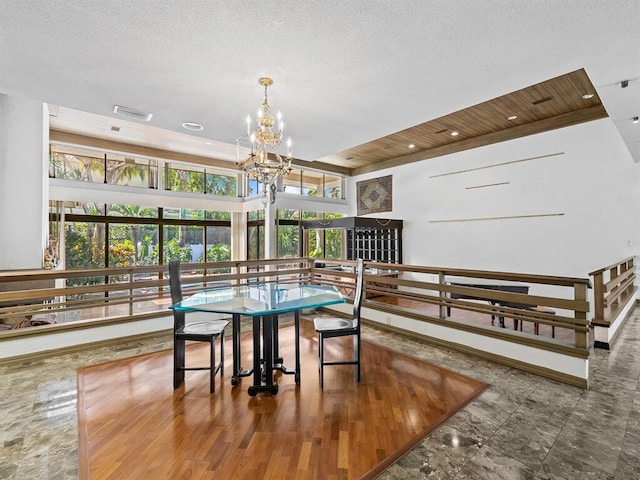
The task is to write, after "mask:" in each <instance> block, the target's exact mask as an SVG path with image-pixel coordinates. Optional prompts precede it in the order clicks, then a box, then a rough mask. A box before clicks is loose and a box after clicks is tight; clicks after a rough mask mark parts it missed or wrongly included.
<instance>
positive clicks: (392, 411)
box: [78, 320, 486, 480]
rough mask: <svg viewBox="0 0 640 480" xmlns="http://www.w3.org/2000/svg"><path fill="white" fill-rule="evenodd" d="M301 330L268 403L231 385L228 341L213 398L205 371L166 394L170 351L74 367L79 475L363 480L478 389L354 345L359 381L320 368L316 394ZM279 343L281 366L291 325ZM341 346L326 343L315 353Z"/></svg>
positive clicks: (311, 337)
mask: <svg viewBox="0 0 640 480" xmlns="http://www.w3.org/2000/svg"><path fill="white" fill-rule="evenodd" d="M301 327H302V328H301V332H302V333H301V336H302V338H301V342H300V345H301V359H302V372H301V377H302V378H301V383H300V385H296V384H295V382H294V379H293V376H290V375H281V376H280V377H279V380H278V383H279V386H280V391H279V392H278V394H277V395H275V396H269V395H264V394H261V395H258V396H257V397H249V396H248V395H247V387H248V386H249V383H250V382H249V379H248V378H246V379H243V380H242V381H241V384H240V386H238V387H235V388H233V387H232V386H231V384H230V371H231V341H230V338H227V340H226V341H227V344H226V347H227V348H226V349H225V353H226V354H227V355H226V359H225V367H226V368H227V375H225V376H224V377H222V378H221V377H220V376H218V377H216V381H217V382H218V383H217V385H216V393H214V394H209V383H208V373H207V372H188V373H187V378H186V382H185V385H184V386H182V387H181V388H179V389H178V390H175V391H174V390H173V388H172V380H171V378H172V352H171V350H167V351H162V352H157V353H152V354H147V355H142V356H138V357H133V358H128V359H124V360H119V361H115V362H109V363H105V364H101V365H96V366H91V367H86V368H81V369H79V370H78V421H79V453H78V456H79V467H80V468H79V473H80V478H84V479H88V478H91V479H95V480H100V479H118V480H121V479H140V478H153V479H163V478H164V479H181V478H184V479H187V478H190V479H197V478H207V479H211V478H213V479H231V478H233V479H236V478H246V479H260V478H264V479H285V478H286V479H290V478H304V479H315V478H317V479H329V480H330V479H356V478H371V477H373V476H374V475H376V474H377V473H379V472H380V471H382V470H383V469H384V468H386V467H387V466H389V465H390V464H391V463H392V462H393V461H394V460H396V459H397V458H399V457H400V456H401V455H402V454H403V453H405V452H406V451H407V450H408V449H409V448H411V447H412V446H414V445H415V444H416V443H417V442H419V441H420V440H421V439H422V438H424V437H425V436H426V435H427V434H428V433H429V432H430V431H431V430H433V429H434V428H435V427H437V426H438V425H439V424H440V423H442V422H443V421H444V420H446V419H447V418H448V417H449V416H451V415H452V414H453V413H455V412H456V411H457V410H458V409H459V408H461V407H462V406H463V405H465V404H466V403H468V402H469V401H471V400H472V399H473V398H475V396H477V395H478V394H479V393H480V392H482V390H484V388H485V387H486V384H484V383H482V382H480V381H477V380H474V379H471V378H469V377H466V376H464V375H461V374H458V373H455V372H451V371H448V370H446V369H443V368H440V367H436V366H433V365H429V364H427V363H424V362H422V361H419V360H416V359H413V358H411V357H408V356H405V355H403V354H400V353H398V352H395V351H392V350H388V349H386V348H384V347H380V346H377V345H374V344H371V343H367V342H363V347H362V350H363V351H362V362H363V372H362V380H361V382H360V383H359V384H358V383H357V382H356V381H355V379H354V376H353V370H354V368H353V367H350V366H339V367H328V368H327V369H326V370H325V388H324V390H321V389H320V387H319V381H318V372H317V340H316V337H315V332H314V331H313V324H312V323H311V322H309V321H306V320H303V321H301ZM250 342H251V337H250V336H248V335H246V334H245V335H244V336H243V365H245V366H247V365H250V359H251V354H250ZM280 345H281V352H282V354H283V355H284V357H285V360H286V359H289V358H291V359H292V358H293V347H292V345H293V327H291V326H284V327H281V331H280ZM350 345H351V344H350V339H346V338H342V339H333V341H331V342H327V347H328V350H327V351H328V352H332V353H333V354H345V355H349V353H350ZM207 347H208V346H207V345H190V346H189V347H188V349H187V362H188V363H191V364H198V363H201V364H202V363H203V362H206V359H207V355H208V348H207Z"/></svg>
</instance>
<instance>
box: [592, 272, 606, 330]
mask: <svg viewBox="0 0 640 480" xmlns="http://www.w3.org/2000/svg"><path fill="white" fill-rule="evenodd" d="M593 303H594V307H593V309H594V312H593V320H594V321H595V322H596V323H600V324H602V323H604V281H603V278H602V272H599V273H596V274H595V275H594V276H593Z"/></svg>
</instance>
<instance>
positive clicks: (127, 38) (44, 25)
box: [0, 0, 640, 161]
mask: <svg viewBox="0 0 640 480" xmlns="http://www.w3.org/2000/svg"><path fill="white" fill-rule="evenodd" d="M579 68H585V69H586V71H587V74H588V75H589V77H590V78H591V80H592V82H593V83H594V85H595V86H596V88H597V90H598V93H599V95H600V97H601V98H602V100H603V103H604V105H605V108H606V109H607V111H608V113H609V115H610V116H611V117H612V119H613V120H614V122H616V125H617V126H618V128H619V130H620V131H621V133H622V134H623V135H624V137H625V140H626V141H627V145H628V146H629V148H630V150H631V152H632V154H633V155H634V158H635V160H636V161H640V152H639V151H638V149H639V148H640V147H639V145H638V139H639V138H640V124H638V125H632V124H631V122H630V119H631V117H633V116H636V115H640V2H639V1H638V0H546V1H541V0H538V1H525V0H368V1H355V0H342V1H326V0H325V1H321V2H319V1H309V0H302V1H301V0H275V1H269V2H268V1H255V0H245V1H242V2H238V1H237V0H234V1H215V2H214V1H204V0H200V1H198V0H190V1H182V0H172V1H165V0H135V1H131V0H111V1H109V0H82V1H80V0H77V1H75V0H74V1H69V0H40V1H36V0H21V1H18V0H3V1H2V2H1V3H0V92H2V93H6V94H10V95H18V96H24V97H29V98H34V99H38V100H42V101H44V102H47V103H50V104H54V105H61V106H63V107H68V108H72V109H78V110H81V111H85V112H90V113H94V114H99V115H105V116H107V117H111V118H114V117H115V115H114V114H113V113H112V109H113V105H115V104H119V105H125V106H128V107H132V108H134V109H137V110H141V111H144V112H150V113H153V114H154V117H153V119H152V121H151V123H150V125H151V126H153V127H159V128H162V129H165V130H169V131H176V132H186V131H185V130H184V129H182V127H181V124H182V123H183V122H185V121H190V122H197V123H200V124H202V125H204V127H205V128H204V130H203V131H202V132H198V133H195V134H194V133H190V135H191V136H192V137H196V140H197V139H203V140H206V141H211V144H206V143H205V142H204V141H203V142H202V145H203V148H204V149H205V150H204V151H205V152H207V151H208V152H209V153H210V154H211V155H217V154H218V152H217V143H216V142H224V143H233V142H234V139H235V138H236V137H238V136H239V135H240V134H242V133H243V131H244V128H245V123H244V119H245V118H246V115H247V113H251V114H252V115H254V113H255V111H256V110H257V108H258V106H259V105H260V103H261V101H262V95H263V90H262V87H260V86H259V85H258V78H259V77H260V76H263V75H268V76H270V77H272V78H273V79H274V82H275V83H274V85H273V87H271V88H270V89H269V100H270V104H271V105H272V107H273V108H274V109H275V110H281V111H282V113H283V116H284V121H285V126H286V127H287V129H288V132H287V133H288V135H290V136H291V137H292V138H293V141H294V147H293V153H294V156H296V157H298V158H301V159H304V160H318V159H322V157H325V156H327V155H331V154H334V153H336V152H339V151H341V150H344V149H346V148H349V147H353V146H356V145H359V144H361V143H364V142H366V141H369V140H372V139H375V138H378V137H381V136H384V135H387V134H389V133H392V132H395V131H398V130H401V129H404V128H407V127H409V126H412V125H415V124H418V123H422V122H425V121H427V120H430V119H433V118H436V117H439V116H442V115H445V114H448V113H451V112H453V111H456V110H459V109H462V108H465V107H468V106H471V105H474V104H477V103H480V102H483V101H486V100H489V99H491V98H494V97H497V96H499V95H503V94H505V93H508V92H511V91H514V90H517V89H519V88H522V87H526V86H528V85H532V84H534V83H538V82H540V81H543V80H547V79H549V78H552V77H555V76H558V75H561V74H564V73H567V72H570V71H573V70H576V69H579ZM625 79H630V80H632V81H631V82H630V84H629V87H628V88H626V89H622V88H620V81H622V80H625ZM63 111H65V110H63ZM64 121H65V120H64V118H63V116H62V115H61V117H60V119H59V122H64ZM75 122H76V123H77V128H78V130H79V131H83V130H82V129H83V121H82V120H78V119H76V120H75ZM114 122H115V121H110V120H109V121H107V122H106V123H105V125H107V124H108V125H110V124H112V123H114ZM89 123H91V122H87V121H85V122H84V124H85V125H84V128H85V130H86V129H89V126H88V124H89ZM98 124H99V122H96V125H95V126H94V127H92V128H93V130H98V131H97V132H96V131H92V132H87V133H93V134H100V131H99V130H100V129H101V128H104V129H106V127H105V126H98ZM124 130H125V131H123V129H121V134H120V137H118V136H117V135H115V134H113V133H109V132H106V131H105V132H104V135H103V136H107V137H110V138H114V139H124V138H125V137H126V135H127V131H126V129H124ZM129 134H130V135H133V133H132V132H129ZM192 140H193V138H192ZM154 141H160V142H165V141H166V142H169V141H170V142H178V143H180V141H179V140H175V139H174V138H173V137H172V135H164V136H163V135H158V136H157V138H156V140H149V142H154ZM195 143H198V142H197V141H196V142H195ZM156 146H162V145H156ZM166 147H167V146H166V145H165V148H166ZM193 153H195V152H193ZM220 156H221V157H223V158H228V157H229V156H230V150H229V148H227V149H226V150H225V151H224V152H222V153H220Z"/></svg>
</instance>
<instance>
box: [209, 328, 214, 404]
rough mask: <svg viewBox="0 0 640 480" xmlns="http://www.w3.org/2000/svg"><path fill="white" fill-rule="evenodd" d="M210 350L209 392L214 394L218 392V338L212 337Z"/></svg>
mask: <svg viewBox="0 0 640 480" xmlns="http://www.w3.org/2000/svg"><path fill="white" fill-rule="evenodd" d="M210 348H211V349H210V354H211V359H210V362H211V363H210V364H209V392H210V393H214V392H215V391H216V337H211V344H210Z"/></svg>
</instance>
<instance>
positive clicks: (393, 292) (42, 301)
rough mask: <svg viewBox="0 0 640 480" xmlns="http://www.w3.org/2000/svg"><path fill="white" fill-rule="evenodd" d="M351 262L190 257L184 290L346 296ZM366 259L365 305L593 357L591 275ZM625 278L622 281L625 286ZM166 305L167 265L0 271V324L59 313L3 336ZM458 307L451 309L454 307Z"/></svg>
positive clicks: (163, 311) (156, 310)
mask: <svg viewBox="0 0 640 480" xmlns="http://www.w3.org/2000/svg"><path fill="white" fill-rule="evenodd" d="M320 264H322V265H320ZM354 266H355V262H353V261H347V260H327V259H322V260H317V259H316V260H314V259H310V258H293V259H272V260H256V261H228V262H213V263H206V264H205V263H197V264H183V265H181V272H182V284H183V289H184V291H185V293H186V294H189V293H191V292H193V291H197V290H200V289H202V288H205V287H209V288H212V287H215V286H220V285H231V284H242V283H251V282H265V281H279V282H288V281H295V282H298V281H301V280H303V281H312V282H316V283H323V284H328V285H335V286H336V287H338V288H339V289H340V290H341V291H342V292H343V294H344V295H346V296H351V295H352V293H353V285H354V280H355V273H354V271H353V268H354ZM365 266H366V271H365V294H366V301H365V307H366V308H368V309H374V310H376V309H377V310H378V311H380V312H389V313H397V314H398V315H405V316H407V317H411V318H415V319H419V320H420V321H422V322H425V323H431V324H437V325H447V326H452V327H453V328H457V329H461V330H466V331H469V332H473V333H479V334H483V335H487V336H490V337H494V338H501V339H505V340H507V341H510V342H515V343H523V342H524V343H526V344H527V345H533V346H536V347H540V348H543V349H549V350H554V349H555V350H556V351H558V350H561V351H563V352H565V353H566V352H567V351H570V352H573V354H574V355H575V356H580V357H584V356H586V355H588V353H586V352H587V336H588V326H589V325H588V320H587V313H588V312H589V303H588V301H587V289H588V288H589V286H590V282H589V279H587V278H572V277H557V276H546V275H529V274H521V273H512V272H495V271H480V270H465V269H450V268H440V267H429V266H421V265H405V264H395V263H393V264H386V263H376V262H366V264H365ZM619 276H620V277H621V278H624V279H625V280H624V282H628V281H629V279H630V277H628V276H626V275H619ZM453 277H456V278H459V277H464V278H467V279H471V280H473V281H476V280H482V281H488V282H497V283H500V282H520V283H525V284H527V285H531V289H532V291H531V292H530V293H527V294H523V293H514V292H509V291H498V290H486V289H484V288H476V287H469V286H464V285H454V284H452V282H451V281H450V279H451V278H453ZM624 282H621V285H626V283H624ZM609 288H612V287H609ZM625 288H626V287H625ZM556 290H557V292H556ZM456 297H462V298H456ZM467 297H474V298H476V297H477V298H476V299H473V298H472V299H469V298H467ZM480 298H481V299H482V300H481V301H480V300H478V299H480ZM169 304H170V295H169V292H168V278H167V267H166V266H164V265H160V266H158V265H154V266H143V267H115V268H103V269H88V270H61V271H58V270H47V271H15V272H0V324H4V325H5V328H6V327H9V326H10V327H15V326H16V325H17V324H19V323H21V322H24V321H25V320H29V321H31V320H34V319H37V318H38V316H44V317H45V319H46V318H48V317H51V316H52V315H53V317H54V318H55V320H56V322H58V323H56V324H53V325H46V326H43V327H34V328H22V329H16V328H12V329H11V330H7V331H2V332H0V341H2V340H3V339H4V338H9V337H15V336H16V335H18V336H19V335H24V334H40V333H43V334H46V333H48V332H52V331H56V329H59V330H58V331H61V330H67V329H70V328H72V325H73V324H78V325H82V327H83V328H86V326H87V324H89V323H90V322H91V321H96V322H100V321H112V320H113V319H122V321H131V318H133V317H136V316H144V317H145V318H148V317H149V316H150V315H154V314H155V315H157V316H167V315H168V314H169V311H168V306H169ZM451 310H452V311H453V314H452V315H449V313H450V311H451ZM462 314H467V315H475V316H476V317H478V316H479V317H480V318H481V319H482V323H481V324H480V326H479V324H478V323H476V324H471V323H468V322H465V321H463V320H461V318H462V316H463V315H462ZM492 316H493V317H494V318H500V319H504V318H507V319H508V320H509V322H511V321H513V322H514V325H515V324H517V325H519V326H520V327H521V328H522V325H523V324H525V325H529V326H530V325H534V326H535V327H536V329H537V328H538V327H548V328H547V329H548V330H549V331H551V329H553V330H554V331H564V332H565V336H564V337H561V335H558V338H552V337H551V335H546V334H540V335H538V334H536V335H533V334H529V333H527V332H521V331H516V330H515V329H510V328H504V329H502V328H492V327H491V326H490V322H489V321H488V320H487V319H490V318H491V317H492ZM0 326H1V325H0ZM536 331H537V330H536ZM567 332H569V334H568V335H567ZM567 338H568V340H567Z"/></svg>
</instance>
